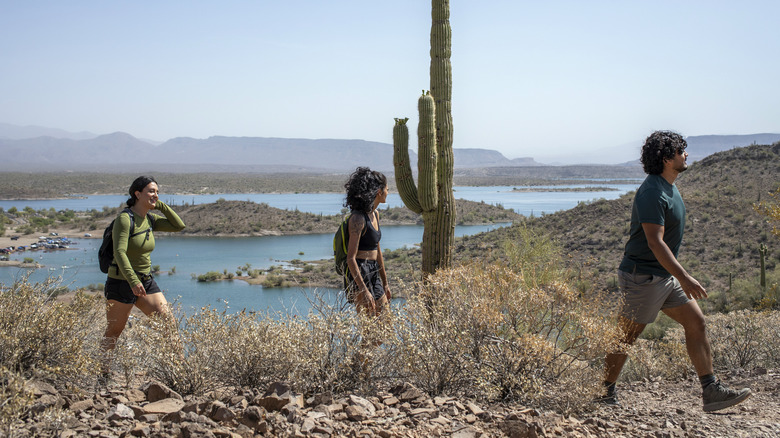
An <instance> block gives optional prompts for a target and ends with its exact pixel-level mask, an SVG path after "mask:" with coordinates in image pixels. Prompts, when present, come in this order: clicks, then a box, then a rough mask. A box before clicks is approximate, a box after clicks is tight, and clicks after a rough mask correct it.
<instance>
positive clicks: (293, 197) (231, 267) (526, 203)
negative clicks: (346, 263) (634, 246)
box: [0, 182, 639, 314]
mask: <svg viewBox="0 0 780 438" xmlns="http://www.w3.org/2000/svg"><path fill="white" fill-rule="evenodd" d="M638 185H639V182H637V184H633V185H632V184H622V185H611V186H609V187H614V188H616V189H617V190H609V191H598V192H519V191H514V190H513V187H504V186H501V187H498V186H496V187H458V188H456V193H455V196H456V198H460V199H468V200H472V201H484V202H486V203H489V204H501V205H503V206H504V207H505V208H511V209H513V210H515V211H517V212H518V213H520V214H524V215H531V214H535V215H538V214H541V213H553V212H555V211H558V210H563V209H569V208H572V207H574V206H576V205H577V203H579V202H583V201H590V200H594V199H599V198H606V199H614V198H617V197H619V196H620V195H622V194H623V193H626V192H627V191H629V190H635V189H636V188H637V187H638ZM220 198H223V199H234V200H250V201H253V202H258V203H259V202H265V203H267V204H269V205H271V206H273V207H277V208H282V209H289V210H294V209H298V210H301V211H307V212H311V213H322V214H339V213H340V212H341V202H342V200H343V196H342V195H339V194H330V193H322V194H233V195H231V194H223V195H200V196H177V195H164V194H163V195H162V196H161V199H163V200H164V201H165V202H168V203H170V204H172V205H176V204H183V203H185V202H186V203H190V204H191V203H195V204H201V203H208V202H214V201H216V200H217V199H220ZM124 200H125V197H124V196H110V195H108V196H107V195H100V196H88V197H84V198H71V199H57V200H29V201H25V200H22V201H0V207H2V208H4V209H6V210H7V209H9V208H11V207H16V208H17V209H23V208H24V207H26V206H30V207H32V208H34V209H36V210H39V209H49V208H51V207H53V208H54V209H56V210H62V209H71V210H81V211H83V210H90V209H98V210H99V209H102V208H103V206H118V205H119V204H120V203H121V202H123V201H124ZM388 205H390V206H401V205H402V203H401V200H400V198H399V197H398V195H397V194H396V195H395V196H392V195H391V196H390V197H388ZM383 208H384V206H383ZM506 225H507V224H493V225H475V226H457V227H456V230H455V231H456V236H464V235H473V234H477V233H481V232H484V231H489V230H492V229H495V228H498V227H502V226H506ZM382 231H383V232H382V248H383V249H397V248H401V247H404V246H407V247H411V246H413V245H416V244H419V242H420V241H421V240H422V233H423V227H422V226H384V227H382ZM157 240H158V245H157V247H156V249H155V251H154V253H153V254H152V263H153V264H155V265H159V266H160V268H161V269H162V270H163V271H169V270H170V269H171V268H172V267H174V266H175V267H176V274H173V275H167V274H162V275H160V276H158V278H157V280H158V283H159V285H160V287H161V288H162V289H163V291H164V292H165V294H166V297H167V298H168V300H169V301H172V300H178V301H179V302H180V303H181V305H182V307H183V308H184V309H185V310H191V309H193V308H200V307H203V306H206V305H211V306H213V307H214V306H216V307H217V308H220V309H221V308H223V307H225V306H228V307H229V308H230V309H231V311H232V310H236V311H238V310H241V309H244V308H246V309H248V310H255V311H267V310H269V311H290V312H292V313H295V314H305V313H306V312H307V311H308V310H309V308H310V305H309V302H308V300H307V294H309V295H310V294H312V293H314V292H315V291H314V290H310V289H305V288H281V289H271V288H263V287H262V286H259V285H250V284H248V283H246V282H244V281H240V280H234V281H221V282H213V283H202V282H198V281H196V280H193V279H192V275H191V274H195V275H200V274H204V273H206V272H208V271H214V270H217V271H222V270H224V269H227V270H228V271H229V272H235V271H236V268H237V267H238V266H242V265H245V264H247V263H249V264H251V266H252V267H253V268H258V269H260V268H268V267H270V266H272V265H284V264H285V262H287V261H290V260H293V259H300V260H304V261H306V260H321V259H329V258H331V257H332V256H333V249H332V242H333V235H332V233H327V234H310V235H296V236H263V237H242V238H230V237H208V238H206V237H178V236H175V235H173V236H159V237H158V238H157ZM76 241H77V244H76V245H74V246H73V247H72V248H71V249H68V250H58V251H51V252H41V251H39V252H25V253H18V254H12V255H11V259H12V260H22V259H24V258H25V257H32V258H34V259H36V261H37V262H38V263H40V264H43V265H44V266H45V267H44V268H42V269H38V270H35V271H33V272H32V273H31V276H30V279H31V281H43V280H45V279H46V278H47V277H59V278H60V279H61V282H62V284H63V285H66V286H68V287H71V288H77V287H83V286H88V285H90V284H102V283H104V282H105V278H106V276H105V274H103V273H101V272H100V270H99V269H98V264H97V248H98V247H99V245H100V240H99V239H76ZM24 272H25V270H22V269H19V268H1V269H0V283H6V284H7V283H10V282H13V281H14V280H15V279H18V278H20V277H21V276H22V275H23V274H24ZM316 292H318V293H323V294H335V293H338V291H336V290H329V289H318V290H317V291H316Z"/></svg>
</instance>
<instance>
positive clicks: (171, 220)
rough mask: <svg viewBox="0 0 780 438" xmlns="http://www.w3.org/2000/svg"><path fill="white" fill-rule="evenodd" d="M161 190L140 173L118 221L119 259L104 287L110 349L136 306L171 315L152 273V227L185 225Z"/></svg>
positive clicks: (114, 233) (105, 343)
mask: <svg viewBox="0 0 780 438" xmlns="http://www.w3.org/2000/svg"><path fill="white" fill-rule="evenodd" d="M158 190H159V188H158V186H157V181H155V180H154V178H152V177H149V176H139V177H138V178H136V179H135V181H133V184H132V185H131V186H130V190H129V193H130V199H128V200H127V206H128V207H129V209H126V210H122V212H120V213H119V216H117V218H116V220H115V221H114V228H113V231H112V238H113V245H114V262H113V263H112V264H111V266H110V267H109V268H108V278H107V279H106V285H105V288H104V295H105V296H106V320H107V323H108V325H107V327H106V332H105V335H104V337H103V344H102V345H103V348H104V350H106V352H107V353H108V352H110V351H111V350H113V349H114V347H115V346H116V340H117V338H119V335H120V334H122V331H123V330H124V328H125V325H126V324H127V319H128V318H129V317H130V311H132V310H133V306H136V307H138V308H139V309H140V310H141V311H142V312H143V313H144V314H146V315H152V314H160V315H163V316H166V317H167V316H170V309H169V308H168V302H167V301H166V300H165V296H164V295H163V293H162V290H160V287H159V286H158V285H157V282H155V281H154V277H153V276H152V262H151V257H150V256H151V253H152V251H153V250H154V244H155V243H154V233H153V231H168V232H175V231H181V230H183V229H184V227H185V225H184V222H183V221H182V220H181V218H179V216H178V215H177V214H176V213H175V212H174V211H173V209H171V207H169V206H168V205H166V204H165V203H163V202H162V201H160V200H159V199H158V196H159V192H158ZM151 210H157V211H159V212H160V213H162V214H163V216H160V215H157V214H150V213H149V212H150V211H151ZM131 230H133V232H132V235H131ZM110 360H111V359H110V355H108V354H107V355H106V361H105V362H104V365H103V375H104V377H106V378H107V377H108V376H109V368H110Z"/></svg>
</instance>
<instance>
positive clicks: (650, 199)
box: [619, 175, 685, 277]
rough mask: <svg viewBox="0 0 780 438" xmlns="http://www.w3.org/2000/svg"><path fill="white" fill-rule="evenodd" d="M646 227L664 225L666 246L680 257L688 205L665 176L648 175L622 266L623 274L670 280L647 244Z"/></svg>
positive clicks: (639, 192)
mask: <svg viewBox="0 0 780 438" xmlns="http://www.w3.org/2000/svg"><path fill="white" fill-rule="evenodd" d="M643 223H649V224H656V225H663V227H664V237H663V239H664V242H666V245H667V246H668V247H669V249H670V250H671V251H672V254H674V257H675V258H676V257H677V253H678V252H679V250H680V244H681V243H682V238H683V233H684V232H685V203H683V200H682V196H680V192H679V191H678V190H677V186H675V185H674V184H669V182H668V181H667V180H665V179H664V178H663V177H662V176H661V175H648V176H647V178H645V181H644V182H643V183H642V185H641V186H639V189H638V190H637V191H636V196H634V206H633V208H632V209H631V231H630V234H629V237H628V242H627V243H626V250H625V253H624V254H623V261H621V262H620V268H619V269H620V270H621V271H624V272H634V270H636V272H638V273H640V274H653V275H661V276H664V277H669V276H671V274H669V272H668V271H667V270H666V269H664V267H663V266H661V264H660V263H659V262H658V260H657V259H656V258H655V255H654V254H653V251H651V250H650V246H648V244H647V236H645V232H644V229H643V228H642V224H643Z"/></svg>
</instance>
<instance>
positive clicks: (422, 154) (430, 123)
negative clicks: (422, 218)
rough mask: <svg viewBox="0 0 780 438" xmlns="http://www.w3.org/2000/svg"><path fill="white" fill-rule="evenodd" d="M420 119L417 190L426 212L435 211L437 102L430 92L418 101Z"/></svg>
mask: <svg viewBox="0 0 780 438" xmlns="http://www.w3.org/2000/svg"><path fill="white" fill-rule="evenodd" d="M417 109H418V111H419V114H420V121H419V123H418V124H417V170H418V171H417V178H418V181H419V188H418V190H417V193H418V199H419V201H420V206H421V207H422V210H423V211H424V212H428V211H434V210H435V209H436V206H437V204H438V201H439V197H438V193H437V192H438V188H437V186H436V174H437V169H436V163H437V162H438V157H437V155H436V120H435V104H434V102H433V97H431V95H430V93H427V94H426V93H423V95H422V96H420V98H419V99H418V101H417Z"/></svg>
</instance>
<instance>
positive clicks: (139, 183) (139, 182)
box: [125, 176, 157, 207]
mask: <svg viewBox="0 0 780 438" xmlns="http://www.w3.org/2000/svg"><path fill="white" fill-rule="evenodd" d="M149 183H155V184H157V181H156V180H155V179H154V177H152V176H139V177H138V178H136V179H135V181H133V183H132V184H130V189H129V190H128V193H130V198H129V199H128V200H127V201H125V203H126V204H127V206H128V207H132V206H133V205H135V201H137V200H138V198H136V197H135V192H142V191H143V190H144V187H146V186H148V185H149Z"/></svg>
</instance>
